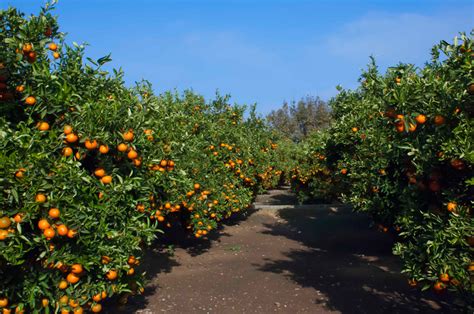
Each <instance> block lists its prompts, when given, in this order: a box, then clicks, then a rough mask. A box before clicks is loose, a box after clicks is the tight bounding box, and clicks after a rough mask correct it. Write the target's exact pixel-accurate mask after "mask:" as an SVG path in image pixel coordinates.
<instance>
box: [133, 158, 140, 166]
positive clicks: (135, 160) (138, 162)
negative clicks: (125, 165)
mask: <svg viewBox="0 0 474 314" xmlns="http://www.w3.org/2000/svg"><path fill="white" fill-rule="evenodd" d="M133 164H134V165H135V166H137V167H140V166H141V164H142V160H141V158H137V159H134V160H133Z"/></svg>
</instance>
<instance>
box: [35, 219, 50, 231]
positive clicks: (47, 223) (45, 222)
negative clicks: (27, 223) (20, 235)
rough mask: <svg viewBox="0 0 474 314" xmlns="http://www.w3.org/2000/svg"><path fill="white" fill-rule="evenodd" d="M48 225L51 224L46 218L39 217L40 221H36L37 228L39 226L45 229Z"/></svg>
mask: <svg viewBox="0 0 474 314" xmlns="http://www.w3.org/2000/svg"><path fill="white" fill-rule="evenodd" d="M49 227H51V225H50V224H49V222H48V221H47V220H46V219H40V221H38V228H40V229H41V230H46V229H48V228H49Z"/></svg>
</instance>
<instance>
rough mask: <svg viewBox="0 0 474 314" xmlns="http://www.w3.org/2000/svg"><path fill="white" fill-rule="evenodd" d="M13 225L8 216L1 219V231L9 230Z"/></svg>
mask: <svg viewBox="0 0 474 314" xmlns="http://www.w3.org/2000/svg"><path fill="white" fill-rule="evenodd" d="M11 224H12V222H11V220H10V218H8V217H7V216H4V217H2V218H0V229H7V228H8V227H10V225H11Z"/></svg>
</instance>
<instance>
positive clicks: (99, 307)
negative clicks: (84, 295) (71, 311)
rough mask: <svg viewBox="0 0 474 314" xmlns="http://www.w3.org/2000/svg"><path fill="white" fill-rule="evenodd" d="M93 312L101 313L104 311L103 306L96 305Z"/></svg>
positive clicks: (92, 308) (92, 309) (92, 307)
mask: <svg viewBox="0 0 474 314" xmlns="http://www.w3.org/2000/svg"><path fill="white" fill-rule="evenodd" d="M91 311H92V312H93V313H99V312H100V311H102V305H100V304H98V303H97V304H94V305H93V306H91Z"/></svg>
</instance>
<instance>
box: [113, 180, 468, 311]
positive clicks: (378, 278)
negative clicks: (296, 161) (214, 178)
mask: <svg viewBox="0 0 474 314" xmlns="http://www.w3.org/2000/svg"><path fill="white" fill-rule="evenodd" d="M295 204H296V200H295V198H294V196H293V195H292V194H291V193H290V192H289V191H288V190H287V189H280V190H274V191H270V192H268V193H267V194H265V195H260V196H259V197H258V198H257V200H256V202H255V204H254V209H252V210H250V212H249V214H248V215H247V216H242V217H240V218H238V219H235V220H232V221H230V222H228V223H227V224H226V225H225V226H224V227H223V228H221V229H220V230H218V231H216V232H215V233H214V234H213V235H211V238H210V239H208V240H202V239H199V240H197V239H192V238H190V237H185V236H184V235H183V236H181V237H180V236H175V237H174V238H173V239H162V240H161V241H160V243H161V244H160V245H157V246H156V247H155V248H154V250H153V251H152V252H151V253H150V254H149V255H148V256H147V257H146V259H145V262H144V268H145V269H146V271H147V272H148V276H149V278H150V282H149V285H148V286H147V288H146V291H145V294H144V295H143V296H138V297H132V298H130V299H129V302H128V304H127V305H125V306H119V307H117V306H109V307H108V308H109V310H108V313H143V314H145V313H146V314H151V313H162V312H167V313H273V312H279V313H333V312H334V313H431V312H437V313H454V312H459V311H460V309H459V308H457V307H456V306H455V305H453V304H456V300H452V299H449V298H450V296H449V295H436V294H434V293H433V292H431V291H427V292H423V293H422V292H419V291H418V290H417V289H413V288H411V287H409V286H408V285H407V279H406V278H405V277H404V276H403V275H402V274H400V270H401V265H400V261H399V259H398V258H397V257H396V256H393V255H392V253H391V247H392V244H393V241H394V235H393V234H390V233H381V232H379V231H377V230H375V229H374V228H371V227H370V220H369V219H368V217H366V216H364V215H360V214H354V213H352V212H351V210H350V208H348V207H346V206H343V205H340V204H339V205H338V204H333V205H327V204H318V205H300V206H295ZM163 242H164V243H165V244H163ZM448 299H449V300H448Z"/></svg>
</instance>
